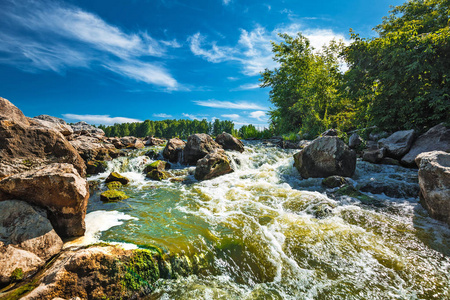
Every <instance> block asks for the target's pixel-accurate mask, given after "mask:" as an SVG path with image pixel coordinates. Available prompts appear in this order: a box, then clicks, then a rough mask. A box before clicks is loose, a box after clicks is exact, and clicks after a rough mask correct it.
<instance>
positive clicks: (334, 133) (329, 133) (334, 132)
mask: <svg viewBox="0 0 450 300" xmlns="http://www.w3.org/2000/svg"><path fill="white" fill-rule="evenodd" d="M337 135H338V131H337V130H336V129H334V128H331V129H328V130H326V131H325V132H322V134H321V136H337Z"/></svg>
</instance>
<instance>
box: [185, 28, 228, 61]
mask: <svg viewBox="0 0 450 300" xmlns="http://www.w3.org/2000/svg"><path fill="white" fill-rule="evenodd" d="M204 40H205V37H204V36H202V35H201V34H200V32H197V33H196V34H194V35H192V36H190V37H189V38H188V42H189V43H190V49H191V51H192V53H193V54H194V55H197V56H201V57H203V58H204V59H206V60H207V61H209V62H213V63H218V62H222V61H226V60H230V59H233V53H234V49H233V48H231V47H223V46H222V47H219V46H217V45H216V42H212V43H211V47H210V49H208V50H206V49H204V48H202V46H203V42H204Z"/></svg>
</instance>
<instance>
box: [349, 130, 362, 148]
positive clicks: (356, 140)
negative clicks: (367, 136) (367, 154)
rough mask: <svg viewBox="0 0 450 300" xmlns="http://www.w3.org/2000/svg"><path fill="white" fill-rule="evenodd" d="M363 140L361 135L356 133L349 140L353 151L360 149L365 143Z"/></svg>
mask: <svg viewBox="0 0 450 300" xmlns="http://www.w3.org/2000/svg"><path fill="white" fill-rule="evenodd" d="M363 142H364V141H363V139H362V138H361V137H360V136H359V134H357V133H354V134H352V135H351V136H350V138H349V140H348V146H349V147H350V148H352V149H355V148H358V147H359V146H360V145H362V143H363Z"/></svg>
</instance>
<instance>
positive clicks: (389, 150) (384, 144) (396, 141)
mask: <svg viewBox="0 0 450 300" xmlns="http://www.w3.org/2000/svg"><path fill="white" fill-rule="evenodd" d="M414 138H415V132H414V129H411V130H402V131H397V132H395V133H393V134H391V135H390V136H389V137H387V138H384V139H381V140H379V141H378V145H379V147H380V148H386V155H387V156H389V157H392V158H401V157H402V156H403V155H405V154H406V153H407V152H408V151H409V149H410V148H411V145H412V143H413V141H414Z"/></svg>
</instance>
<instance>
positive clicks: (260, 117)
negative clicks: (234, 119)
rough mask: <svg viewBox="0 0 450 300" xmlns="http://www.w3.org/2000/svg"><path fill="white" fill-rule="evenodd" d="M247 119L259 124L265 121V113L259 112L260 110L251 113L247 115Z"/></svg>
mask: <svg viewBox="0 0 450 300" xmlns="http://www.w3.org/2000/svg"><path fill="white" fill-rule="evenodd" d="M249 117H250V118H252V119H256V120H258V121H261V122H264V121H267V115H266V112H264V111H261V110H257V111H254V112H251V113H250V114H249Z"/></svg>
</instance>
